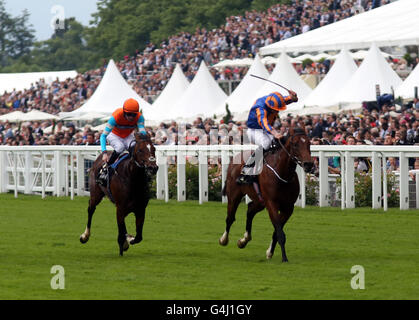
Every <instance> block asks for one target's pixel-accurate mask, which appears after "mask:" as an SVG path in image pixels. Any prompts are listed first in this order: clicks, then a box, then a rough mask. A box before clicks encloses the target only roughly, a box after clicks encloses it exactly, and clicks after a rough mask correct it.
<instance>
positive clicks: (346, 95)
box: [334, 44, 402, 103]
mask: <svg viewBox="0 0 419 320" xmlns="http://www.w3.org/2000/svg"><path fill="white" fill-rule="evenodd" d="M401 83H402V80H401V79H400V77H399V76H398V75H397V73H396V72H395V71H394V70H393V69H392V68H391V67H390V65H389V64H388V63H387V61H386V60H385V58H384V57H383V55H382V54H381V53H380V51H379V50H378V48H377V46H376V45H375V44H373V45H372V46H371V48H370V50H369V51H368V55H367V57H366V58H365V60H364V61H363V62H362V64H361V66H360V67H359V68H358V70H357V71H356V72H355V73H354V75H353V76H352V77H351V79H349V81H348V82H347V83H346V85H345V86H343V88H342V89H341V90H339V92H338V93H337V94H336V96H335V97H334V98H335V99H336V100H337V101H339V102H352V103H354V102H357V103H362V102H363V101H374V100H376V89H375V86H376V85H377V84H378V85H379V86H380V92H381V94H383V93H391V92H392V88H393V89H395V88H397V87H398V86H399V85H400V84H401Z"/></svg>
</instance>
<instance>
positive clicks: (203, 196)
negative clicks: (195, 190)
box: [198, 150, 208, 204]
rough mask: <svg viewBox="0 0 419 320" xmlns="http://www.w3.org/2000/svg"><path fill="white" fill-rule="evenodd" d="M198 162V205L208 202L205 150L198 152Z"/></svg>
mask: <svg viewBox="0 0 419 320" xmlns="http://www.w3.org/2000/svg"><path fill="white" fill-rule="evenodd" d="M198 160H199V162H198V163H199V164H198V165H199V204H203V203H204V202H207V201H208V155H207V152H206V151H205V150H200V151H199V152H198Z"/></svg>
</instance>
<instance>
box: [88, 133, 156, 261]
mask: <svg viewBox="0 0 419 320" xmlns="http://www.w3.org/2000/svg"><path fill="white" fill-rule="evenodd" d="M102 166H103V160H102V154H101V155H99V157H98V158H97V159H96V161H95V162H94V163H93V166H92V168H91V169H90V173H89V187H90V199H89V207H88V209H87V213H88V216H87V227H86V230H85V231H84V233H83V234H82V235H81V236H80V242H81V243H86V242H87V241H88V240H89V237H90V228H91V224H92V217H93V213H94V212H95V209H96V206H97V205H98V204H99V203H100V201H102V199H103V197H104V196H105V195H106V196H107V197H108V198H109V199H110V200H111V201H112V202H113V203H114V204H115V205H116V221H117V224H118V245H119V254H120V255H121V256H122V255H123V252H124V251H126V250H128V248H129V245H130V244H131V245H133V244H136V243H139V242H141V240H142V231H143V225H144V218H145V209H146V207H147V204H148V201H149V199H150V195H149V182H150V179H151V177H152V176H153V175H155V174H156V172H157V169H158V167H157V164H156V157H155V147H154V146H153V143H152V142H151V139H150V136H149V135H138V134H137V133H136V134H135V144H133V145H132V146H131V147H130V150H129V155H128V156H127V157H126V159H124V160H121V162H120V163H119V164H118V167H117V168H116V169H115V172H114V173H113V175H112V176H111V177H110V180H109V182H108V187H106V186H102V185H100V184H98V183H97V181H96V180H97V176H98V172H99V170H100V169H101V167H102ZM131 212H134V214H135V219H136V222H135V223H136V235H135V237H133V236H131V235H129V234H128V232H127V228H126V226H125V217H126V216H127V215H128V214H129V213H131Z"/></svg>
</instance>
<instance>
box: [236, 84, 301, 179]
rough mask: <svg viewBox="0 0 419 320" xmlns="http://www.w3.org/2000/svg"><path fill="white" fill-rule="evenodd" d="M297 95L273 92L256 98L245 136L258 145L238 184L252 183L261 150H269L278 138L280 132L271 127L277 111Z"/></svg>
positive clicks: (284, 108)
mask: <svg viewBox="0 0 419 320" xmlns="http://www.w3.org/2000/svg"><path fill="white" fill-rule="evenodd" d="M297 101H298V97H297V94H296V93H295V92H294V91H291V90H290V91H289V95H288V96H283V95H281V94H280V93H279V92H273V93H271V94H268V95H267V96H263V97H261V98H259V99H257V100H256V102H255V103H254V104H253V106H252V108H251V109H250V112H249V117H248V119H247V128H248V129H247V137H248V138H249V141H250V143H253V144H256V145H258V146H259V147H258V148H257V149H256V151H255V152H254V153H253V154H252V155H251V156H250V157H249V159H248V160H247V161H246V164H245V165H244V167H243V168H242V171H241V174H240V176H239V177H238V178H237V183H238V184H246V183H252V182H254V181H255V176H257V175H258V174H259V173H260V171H261V170H262V160H263V158H262V156H263V151H266V150H269V148H270V146H271V143H272V140H273V139H274V138H276V139H280V138H281V137H282V136H281V134H280V133H279V132H278V131H276V130H275V128H273V124H274V122H275V119H276V117H277V116H278V112H279V111H284V110H286V109H287V104H290V103H292V102H297Z"/></svg>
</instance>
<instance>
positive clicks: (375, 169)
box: [371, 152, 381, 209]
mask: <svg viewBox="0 0 419 320" xmlns="http://www.w3.org/2000/svg"><path fill="white" fill-rule="evenodd" d="M371 180H372V208H373V209H379V208H381V160H380V158H379V157H378V152H373V153H372V177H371Z"/></svg>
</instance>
